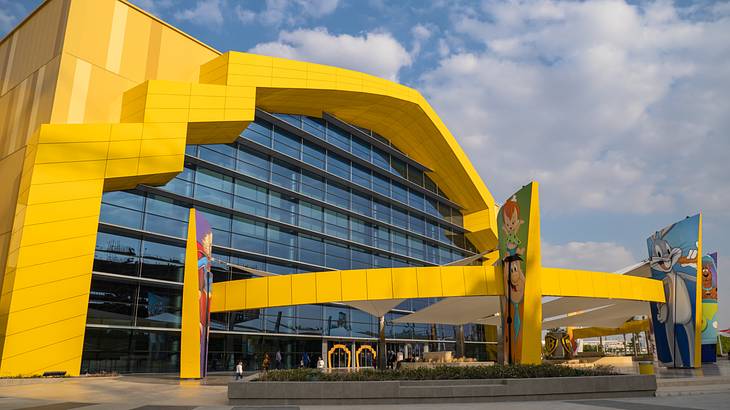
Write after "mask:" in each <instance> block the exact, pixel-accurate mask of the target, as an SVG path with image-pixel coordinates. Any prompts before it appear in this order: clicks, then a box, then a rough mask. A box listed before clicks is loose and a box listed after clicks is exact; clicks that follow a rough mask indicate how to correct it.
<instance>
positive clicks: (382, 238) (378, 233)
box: [373, 225, 390, 251]
mask: <svg viewBox="0 0 730 410" xmlns="http://www.w3.org/2000/svg"><path fill="white" fill-rule="evenodd" d="M373 246H374V247H376V248H378V249H382V250H384V251H389V250H390V229H388V228H385V227H382V226H377V225H376V226H373Z"/></svg>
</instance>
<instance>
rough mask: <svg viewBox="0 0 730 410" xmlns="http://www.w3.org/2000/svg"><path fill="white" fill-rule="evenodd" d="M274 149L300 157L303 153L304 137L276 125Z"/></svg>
mask: <svg viewBox="0 0 730 410" xmlns="http://www.w3.org/2000/svg"><path fill="white" fill-rule="evenodd" d="M274 151H278V152H281V153H282V154H285V155H288V156H290V157H294V158H296V159H300V158H301V153H302V139H301V138H299V137H297V136H296V135H294V134H292V133H290V132H287V131H284V130H283V129H281V128H279V127H276V126H275V127H274Z"/></svg>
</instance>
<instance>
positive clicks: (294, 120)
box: [273, 113, 302, 128]
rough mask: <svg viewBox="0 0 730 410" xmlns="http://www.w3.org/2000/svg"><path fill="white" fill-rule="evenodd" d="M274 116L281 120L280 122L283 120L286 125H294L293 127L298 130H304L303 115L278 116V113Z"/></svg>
mask: <svg viewBox="0 0 730 410" xmlns="http://www.w3.org/2000/svg"><path fill="white" fill-rule="evenodd" d="M273 115H274V117H276V118H278V119H280V120H282V121H284V122H286V123H289V124H291V125H293V126H295V127H297V128H302V116H301V115H296V114H278V113H275V114H273Z"/></svg>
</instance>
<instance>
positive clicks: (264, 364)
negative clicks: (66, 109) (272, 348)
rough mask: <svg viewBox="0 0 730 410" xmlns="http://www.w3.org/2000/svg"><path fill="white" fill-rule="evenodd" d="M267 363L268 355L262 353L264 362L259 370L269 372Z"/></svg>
mask: <svg viewBox="0 0 730 410" xmlns="http://www.w3.org/2000/svg"><path fill="white" fill-rule="evenodd" d="M269 362H270V360H269V354H268V353H264V361H263V362H262V363H261V369H263V371H265V372H266V371H268V370H269Z"/></svg>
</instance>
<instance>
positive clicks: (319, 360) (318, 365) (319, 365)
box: [317, 356, 324, 370]
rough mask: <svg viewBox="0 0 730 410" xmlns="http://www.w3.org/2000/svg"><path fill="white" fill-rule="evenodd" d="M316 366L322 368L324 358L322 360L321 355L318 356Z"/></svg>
mask: <svg viewBox="0 0 730 410" xmlns="http://www.w3.org/2000/svg"><path fill="white" fill-rule="evenodd" d="M317 368H318V369H320V370H324V360H322V356H319V359H317Z"/></svg>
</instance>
